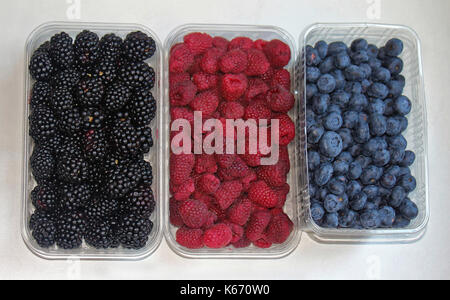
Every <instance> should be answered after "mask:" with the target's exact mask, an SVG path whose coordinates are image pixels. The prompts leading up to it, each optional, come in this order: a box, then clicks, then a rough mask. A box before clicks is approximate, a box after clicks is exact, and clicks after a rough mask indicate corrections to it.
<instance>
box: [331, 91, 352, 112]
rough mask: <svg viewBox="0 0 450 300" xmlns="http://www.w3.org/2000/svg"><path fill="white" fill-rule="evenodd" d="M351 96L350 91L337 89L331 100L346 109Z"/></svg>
mask: <svg viewBox="0 0 450 300" xmlns="http://www.w3.org/2000/svg"><path fill="white" fill-rule="evenodd" d="M350 97H351V96H350V94H349V93H346V92H344V91H337V92H335V93H333V95H332V96H331V102H332V103H334V104H336V105H339V107H341V108H343V109H344V108H346V107H347V104H348V103H349V101H350Z"/></svg>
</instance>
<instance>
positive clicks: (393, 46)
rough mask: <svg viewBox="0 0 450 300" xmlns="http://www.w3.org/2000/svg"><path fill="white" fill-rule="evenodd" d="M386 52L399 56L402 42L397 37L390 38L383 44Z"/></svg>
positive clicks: (401, 50)
mask: <svg viewBox="0 0 450 300" xmlns="http://www.w3.org/2000/svg"><path fill="white" fill-rule="evenodd" d="M385 49H386V54H387V55H389V56H399V55H400V54H402V52H403V42H402V41H401V40H399V39H391V40H389V41H388V42H387V43H386V46H385Z"/></svg>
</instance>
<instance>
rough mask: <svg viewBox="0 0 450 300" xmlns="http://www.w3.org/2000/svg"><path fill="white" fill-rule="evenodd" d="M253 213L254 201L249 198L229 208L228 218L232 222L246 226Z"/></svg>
mask: <svg viewBox="0 0 450 300" xmlns="http://www.w3.org/2000/svg"><path fill="white" fill-rule="evenodd" d="M251 213H252V202H251V201H250V200H248V199H243V200H241V201H239V202H237V203H235V204H234V205H233V206H232V207H231V208H230V209H229V210H228V220H230V221H231V222H233V223H235V224H237V225H240V226H245V225H246V224H247V222H248V220H249V219H250V215H251Z"/></svg>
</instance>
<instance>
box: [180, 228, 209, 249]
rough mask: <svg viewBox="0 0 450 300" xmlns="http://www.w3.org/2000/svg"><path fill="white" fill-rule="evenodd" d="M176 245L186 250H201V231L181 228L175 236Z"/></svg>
mask: <svg viewBox="0 0 450 300" xmlns="http://www.w3.org/2000/svg"><path fill="white" fill-rule="evenodd" d="M176 239H177V242H178V244H180V245H181V246H183V247H186V248H188V249H201V248H203V247H204V244H203V230H201V229H191V228H188V227H182V228H180V229H178V231H177V234H176Z"/></svg>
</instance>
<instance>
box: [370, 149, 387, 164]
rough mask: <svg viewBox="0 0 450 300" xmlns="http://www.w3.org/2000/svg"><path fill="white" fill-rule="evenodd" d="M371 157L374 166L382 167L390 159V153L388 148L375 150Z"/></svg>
mask: <svg viewBox="0 0 450 300" xmlns="http://www.w3.org/2000/svg"><path fill="white" fill-rule="evenodd" d="M372 158H373V164H374V165H375V166H377V167H384V166H386V165H388V164H389V162H390V161H391V153H390V152H389V151H388V150H381V151H377V152H376V153H375V154H374V155H373V157H372Z"/></svg>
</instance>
